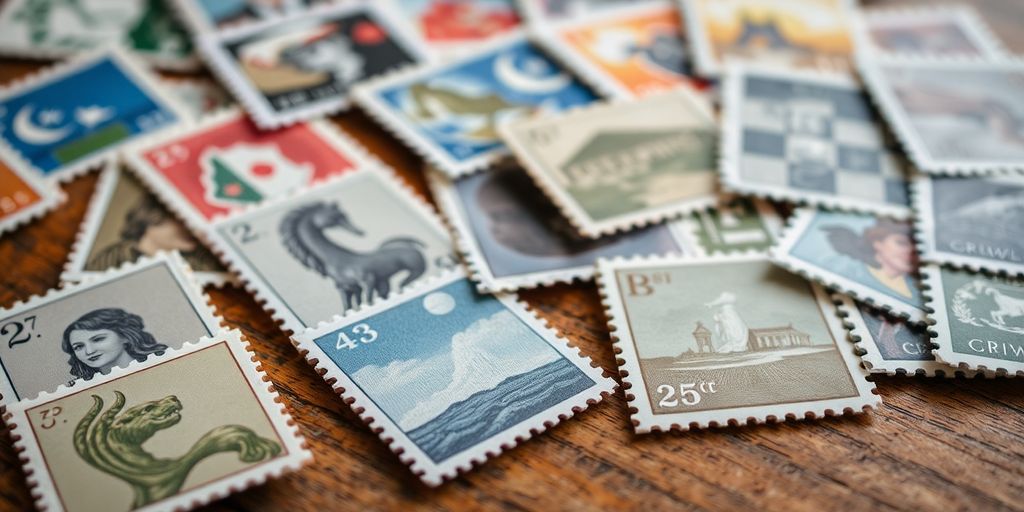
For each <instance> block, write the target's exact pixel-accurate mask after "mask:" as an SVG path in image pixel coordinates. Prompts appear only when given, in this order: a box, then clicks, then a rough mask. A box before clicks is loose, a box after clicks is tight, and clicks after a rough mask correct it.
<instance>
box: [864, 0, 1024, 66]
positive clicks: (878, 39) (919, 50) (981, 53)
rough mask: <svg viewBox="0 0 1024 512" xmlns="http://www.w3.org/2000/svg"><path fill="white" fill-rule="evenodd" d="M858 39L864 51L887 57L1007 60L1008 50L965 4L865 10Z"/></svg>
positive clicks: (975, 12)
mask: <svg viewBox="0 0 1024 512" xmlns="http://www.w3.org/2000/svg"><path fill="white" fill-rule="evenodd" d="M861 15H862V16H861V18H862V19H861V20H860V23H859V25H860V26H859V27H858V28H859V30H858V33H857V35H858V37H861V38H862V39H861V40H862V42H863V46H864V48H870V51H875V52H879V53H886V54H910V55H932V56H941V57H984V58H995V59H998V58H1003V57H1006V56H1007V52H1006V49H1005V48H1004V47H1003V44H1002V43H1001V42H1000V41H999V39H998V38H997V37H996V36H995V34H993V33H992V30H991V29H989V28H988V25H986V24H985V22H984V21H983V20H982V19H981V17H980V16H978V13H977V11H975V10H974V9H973V8H971V7H969V6H967V5H963V4H949V5H929V6H927V7H896V8H890V7H883V8H871V9H864V10H863V11H861Z"/></svg>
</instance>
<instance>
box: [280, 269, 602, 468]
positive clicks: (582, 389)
mask: <svg viewBox="0 0 1024 512" xmlns="http://www.w3.org/2000/svg"><path fill="white" fill-rule="evenodd" d="M427 324H429V325H431V326H432V327H431V329H429V330H424V329H423V328H422V326H423V325H427ZM295 341H296V344H297V347H298V349H299V351H301V352H303V354H304V355H305V357H306V359H307V360H309V361H310V363H312V364H315V366H316V368H317V371H319V372H322V373H321V375H322V376H323V378H324V379H325V380H327V381H328V382H331V383H332V386H333V387H334V390H335V391H336V392H337V393H338V394H339V395H341V396H342V398H343V399H344V400H345V401H346V403H348V404H349V405H351V406H352V408H353V409H354V410H355V411H356V412H357V413H358V414H359V416H360V417H361V418H362V419H363V420H364V421H366V422H367V423H368V424H369V425H370V428H371V429H373V430H374V431H375V432H377V433H378V435H379V436H380V437H381V439H382V440H384V442H386V443H388V444H389V448H390V449H391V450H392V451H394V452H395V453H396V454H398V456H399V457H400V458H401V460H402V462H403V463H405V464H408V465H410V466H411V470H412V472H413V473H415V474H416V475H418V476H419V477H420V479H421V480H422V481H423V482H424V483H426V484H427V485H431V486H436V485H440V484H441V483H442V482H443V481H444V480H446V479H451V478H454V477H455V476H456V475H457V474H458V472H464V471H468V470H469V469H470V468H471V467H472V466H473V465H474V463H480V462H482V461H485V460H486V459H487V458H489V457H492V456H495V454H499V453H501V452H502V451H504V450H505V449H507V448H509V447H511V446H514V445H516V444H518V443H519V442H521V441H522V440H525V439H529V438H530V437H532V436H533V435H535V434H539V433H541V432H543V431H545V430H547V429H548V428H551V427H552V426H554V425H555V424H557V423H559V422H561V421H562V420H563V419H566V418H568V417H570V416H573V415H574V414H577V413H579V412H581V411H582V410H584V409H586V408H587V407H589V406H590V405H591V404H594V403H596V402H599V401H600V400H602V398H604V396H606V395H608V394H610V393H612V392H613V390H614V388H615V382H614V381H613V380H612V379H610V378H608V377H605V376H603V375H602V371H601V369H600V368H595V367H594V366H593V363H592V362H591V361H590V359H589V358H587V357H583V356H581V355H580V354H579V351H578V350H577V349H576V348H574V347H572V346H571V345H569V344H568V343H566V341H565V340H564V339H561V338H559V337H558V335H557V333H556V332H555V331H554V330H552V329H551V328H549V327H547V326H545V324H544V322H543V321H542V320H540V319H538V318H537V317H536V316H535V315H534V313H532V312H531V311H529V310H528V309H526V307H525V305H524V304H523V303H521V302H518V301H517V300H516V299H515V297H514V296H512V295H487V294H480V293H479V292H477V291H476V290H475V287H474V285H473V283H471V282H470V281H469V279H467V278H466V275H465V273H463V272H461V271H455V272H450V273H447V274H446V275H444V276H441V277H438V278H435V279H432V280H429V281H426V282H422V283H420V284H418V285H417V286H416V287H415V288H412V289H408V290H406V291H405V292H403V293H401V294H398V295H395V296H393V297H392V298H391V299H389V300H386V301H383V302H379V303H376V304H374V305H372V306H369V307H367V308H364V309H360V310H359V311H356V312H354V313H353V314H351V315H347V316H344V317H336V318H335V319H334V320H333V321H331V322H330V323H326V324H322V325H321V326H319V327H317V328H316V329H315V330H310V331H308V332H306V333H304V334H301V335H299V336H297V337H296V338H295Z"/></svg>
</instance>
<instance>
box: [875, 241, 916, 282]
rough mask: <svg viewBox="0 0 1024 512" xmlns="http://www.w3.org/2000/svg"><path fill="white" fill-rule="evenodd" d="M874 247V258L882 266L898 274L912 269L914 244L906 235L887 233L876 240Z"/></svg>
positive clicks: (908, 272)
mask: <svg viewBox="0 0 1024 512" xmlns="http://www.w3.org/2000/svg"><path fill="white" fill-rule="evenodd" d="M874 249H875V258H876V259H877V260H878V262H879V263H880V264H881V265H882V267H883V268H886V269H891V270H893V271H895V272H898V273H900V274H910V273H911V272H913V271H914V246H913V244H911V243H910V237H908V236H907V235H901V234H891V235H888V236H886V237H885V238H883V239H881V240H878V241H876V242H875V243H874Z"/></svg>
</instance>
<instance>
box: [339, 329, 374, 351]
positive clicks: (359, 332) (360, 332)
mask: <svg viewBox="0 0 1024 512" xmlns="http://www.w3.org/2000/svg"><path fill="white" fill-rule="evenodd" d="M352 334H353V335H354V336H357V338H356V339H355V340H353V339H352V338H351V337H349V335H348V334H346V333H345V331H341V332H339V333H338V339H337V340H336V341H335V342H334V348H335V349H337V350H341V349H342V348H347V349H349V350H352V349H354V348H356V347H358V346H359V345H358V344H357V343H356V341H357V340H358V341H359V343H362V344H367V343H373V342H374V341H376V340H377V337H378V334H377V331H375V330H373V329H372V328H370V325H369V324H356V325H355V326H354V327H352Z"/></svg>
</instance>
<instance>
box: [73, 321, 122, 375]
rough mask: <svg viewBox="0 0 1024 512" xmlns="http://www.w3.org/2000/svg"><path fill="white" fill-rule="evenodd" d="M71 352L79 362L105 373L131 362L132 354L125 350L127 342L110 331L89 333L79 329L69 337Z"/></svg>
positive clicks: (100, 330)
mask: <svg viewBox="0 0 1024 512" xmlns="http://www.w3.org/2000/svg"><path fill="white" fill-rule="evenodd" d="M69 339H70V341H71V350H72V351H73V352H74V354H75V357H77V358H78V360H79V361H81V362H82V363H84V364H86V365H87V366H89V367H92V368H97V369H99V370H100V371H103V372H104V373H105V372H106V371H107V370H109V369H110V368H113V367H114V366H121V365H124V364H127V363H129V362H131V360H132V357H131V354H129V353H128V351H127V350H125V341H124V340H122V339H121V336H120V335H118V334H117V333H116V332H114V331H111V330H110V329H99V330H95V331H88V330H84V329H78V330H74V331H71V335H70V336H69Z"/></svg>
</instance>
